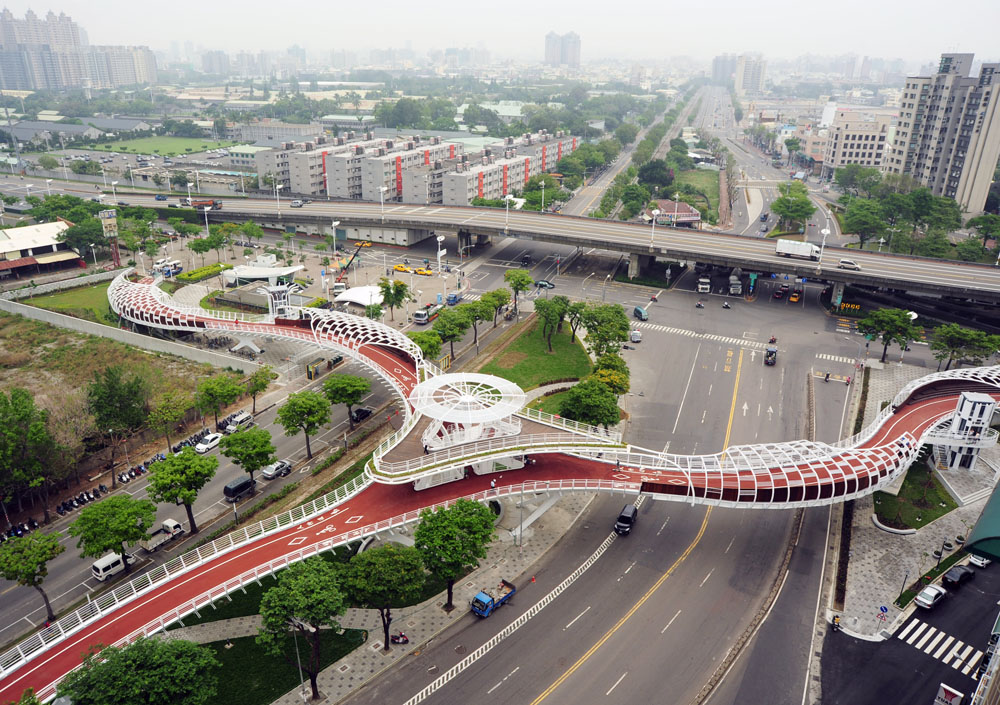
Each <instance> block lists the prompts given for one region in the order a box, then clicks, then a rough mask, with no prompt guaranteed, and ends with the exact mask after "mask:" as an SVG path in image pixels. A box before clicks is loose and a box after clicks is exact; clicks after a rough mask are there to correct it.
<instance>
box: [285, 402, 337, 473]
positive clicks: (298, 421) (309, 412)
mask: <svg viewBox="0 0 1000 705" xmlns="http://www.w3.org/2000/svg"><path fill="white" fill-rule="evenodd" d="M329 421H330V402H328V401H327V400H326V397H324V396H323V395H322V394H319V393H317V392H313V391H311V390H308V389H307V390H305V391H301V392H296V393H294V394H289V395H288V400H287V401H286V402H285V403H284V405H283V406H281V407H280V408H279V409H278V423H279V424H281V426H282V428H284V429H285V435H286V436H295V435H298V432H299V431H302V432H303V433H304V434H305V436H306V456H307V457H309V458H310V459H311V458H312V448H310V446H309V437H310V436H312V435H314V434H315V433H316V431H317V430H319V427H320V426H323V425H325V424H327V423H329Z"/></svg>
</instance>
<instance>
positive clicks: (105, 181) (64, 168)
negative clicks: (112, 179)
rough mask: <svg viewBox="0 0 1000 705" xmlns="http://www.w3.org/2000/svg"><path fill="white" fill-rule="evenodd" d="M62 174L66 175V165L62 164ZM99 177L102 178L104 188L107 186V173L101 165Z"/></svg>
mask: <svg viewBox="0 0 1000 705" xmlns="http://www.w3.org/2000/svg"><path fill="white" fill-rule="evenodd" d="M63 176H64V177H65V176H66V166H65V165H63ZM101 178H102V179H104V188H107V187H108V174H107V172H105V171H104V167H103V166H102V167H101Z"/></svg>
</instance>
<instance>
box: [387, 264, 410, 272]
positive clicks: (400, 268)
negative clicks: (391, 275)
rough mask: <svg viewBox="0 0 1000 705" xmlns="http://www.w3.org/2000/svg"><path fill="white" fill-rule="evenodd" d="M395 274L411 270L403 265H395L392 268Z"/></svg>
mask: <svg viewBox="0 0 1000 705" xmlns="http://www.w3.org/2000/svg"><path fill="white" fill-rule="evenodd" d="M392 268H393V269H394V270H395V271H397V272H412V271H413V270H412V269H410V268H409V267H407V266H406V265H405V264H395V265H393V267H392Z"/></svg>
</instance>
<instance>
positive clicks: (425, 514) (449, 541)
mask: <svg viewBox="0 0 1000 705" xmlns="http://www.w3.org/2000/svg"><path fill="white" fill-rule="evenodd" d="M495 520H496V517H495V516H494V514H493V511H492V510H491V509H490V508H489V507H487V506H485V505H482V504H480V503H479V502H473V501H472V500H468V499H459V500H457V501H456V502H455V503H454V504H452V505H451V506H450V507H448V508H447V509H445V508H444V507H438V508H437V509H436V510H434V511H431V510H430V509H424V510H422V511H421V512H420V523H419V524H418V525H417V528H416V530H415V531H414V532H413V543H414V546H416V548H417V550H418V551H420V556H421V558H422V559H423V561H424V566H425V567H426V568H427V570H428V572H429V573H430V574H431V575H433V576H434V577H436V578H437V579H439V580H444V581H446V582H447V583H448V601H447V602H446V603H445V605H444V608H445V609H446V610H449V611H450V610H452V609H453V608H454V605H453V603H452V594H453V590H454V587H455V581H456V580H457V579H458V578H460V577H462V576H463V575H465V573H466V572H468V571H469V570H471V569H473V568H475V567H476V566H477V565H478V562H479V561H480V560H482V559H483V558H486V549H487V548H488V547H489V544H490V542H491V541H492V540H493V538H494V537H495V536H496V530H495V529H494V521H495Z"/></svg>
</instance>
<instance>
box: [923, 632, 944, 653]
mask: <svg viewBox="0 0 1000 705" xmlns="http://www.w3.org/2000/svg"><path fill="white" fill-rule="evenodd" d="M942 639H944V632H938V633H937V636H936V637H934V641H932V642H931V643H930V644H928V645H927V648H926V649H924V653H925V654H930V652H932V651H933V650H934V649H935V648H936V647H937V645H938V643H939V642H940V641H941V640H942Z"/></svg>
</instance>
